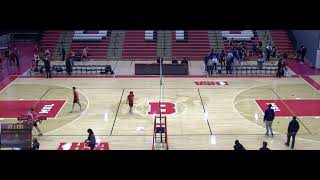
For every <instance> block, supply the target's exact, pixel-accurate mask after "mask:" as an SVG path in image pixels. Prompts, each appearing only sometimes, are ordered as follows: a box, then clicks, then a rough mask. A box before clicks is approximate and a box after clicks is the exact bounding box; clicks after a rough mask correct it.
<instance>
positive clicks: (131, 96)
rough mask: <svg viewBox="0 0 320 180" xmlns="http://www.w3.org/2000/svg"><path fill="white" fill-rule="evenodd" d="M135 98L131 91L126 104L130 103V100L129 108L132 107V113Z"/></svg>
mask: <svg viewBox="0 0 320 180" xmlns="http://www.w3.org/2000/svg"><path fill="white" fill-rule="evenodd" d="M133 98H134V95H133V91H130V94H129V95H128V97H127V102H126V104H128V102H129V108H130V109H129V113H132V107H133Z"/></svg>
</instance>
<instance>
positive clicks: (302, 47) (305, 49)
mask: <svg viewBox="0 0 320 180" xmlns="http://www.w3.org/2000/svg"><path fill="white" fill-rule="evenodd" d="M300 53H301V64H303V63H304V57H305V56H306V54H307V48H306V47H304V46H303V45H302V46H301V47H300Z"/></svg>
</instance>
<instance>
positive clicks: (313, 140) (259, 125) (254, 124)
mask: <svg viewBox="0 0 320 180" xmlns="http://www.w3.org/2000/svg"><path fill="white" fill-rule="evenodd" d="M266 85H272V83H268V84H262V85H256V86H252V87H249V88H246V89H243V90H241V91H240V92H239V93H237V94H236V95H235V96H234V97H233V102H232V104H233V106H232V107H233V109H234V111H235V112H237V113H239V114H240V115H241V112H239V111H238V110H237V109H236V108H235V107H234V104H235V103H234V100H235V98H236V97H237V96H238V95H240V94H241V93H242V92H244V91H247V90H249V89H253V88H256V87H259V86H266ZM240 101H241V100H240ZM241 116H242V115H241ZM242 118H243V119H245V120H246V121H248V122H249V123H251V124H253V125H255V126H257V127H259V128H261V129H265V128H264V127H262V126H260V125H259V124H256V123H254V122H251V121H250V120H248V119H247V118H245V117H243V116H242ZM274 132H275V133H277V134H279V135H282V136H285V137H287V135H285V134H282V133H279V132H277V131H274ZM297 139H300V140H304V141H311V142H317V143H320V141H317V140H311V139H304V138H300V137H297Z"/></svg>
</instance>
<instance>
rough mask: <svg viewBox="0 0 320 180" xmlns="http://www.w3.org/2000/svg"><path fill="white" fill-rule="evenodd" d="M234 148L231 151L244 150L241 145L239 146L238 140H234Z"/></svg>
mask: <svg viewBox="0 0 320 180" xmlns="http://www.w3.org/2000/svg"><path fill="white" fill-rule="evenodd" d="M234 144H235V145H234V146H233V149H234V150H246V149H245V148H244V147H243V146H242V144H240V142H239V140H236V141H235V142H234Z"/></svg>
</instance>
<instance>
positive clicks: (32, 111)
mask: <svg viewBox="0 0 320 180" xmlns="http://www.w3.org/2000/svg"><path fill="white" fill-rule="evenodd" d="M28 114H29V115H30V116H31V120H32V125H33V127H34V128H36V129H37V131H38V133H39V136H42V132H41V131H40V129H39V128H38V124H37V122H36V121H35V117H36V116H37V113H36V112H34V109H33V108H31V109H30V111H29V112H28Z"/></svg>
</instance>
